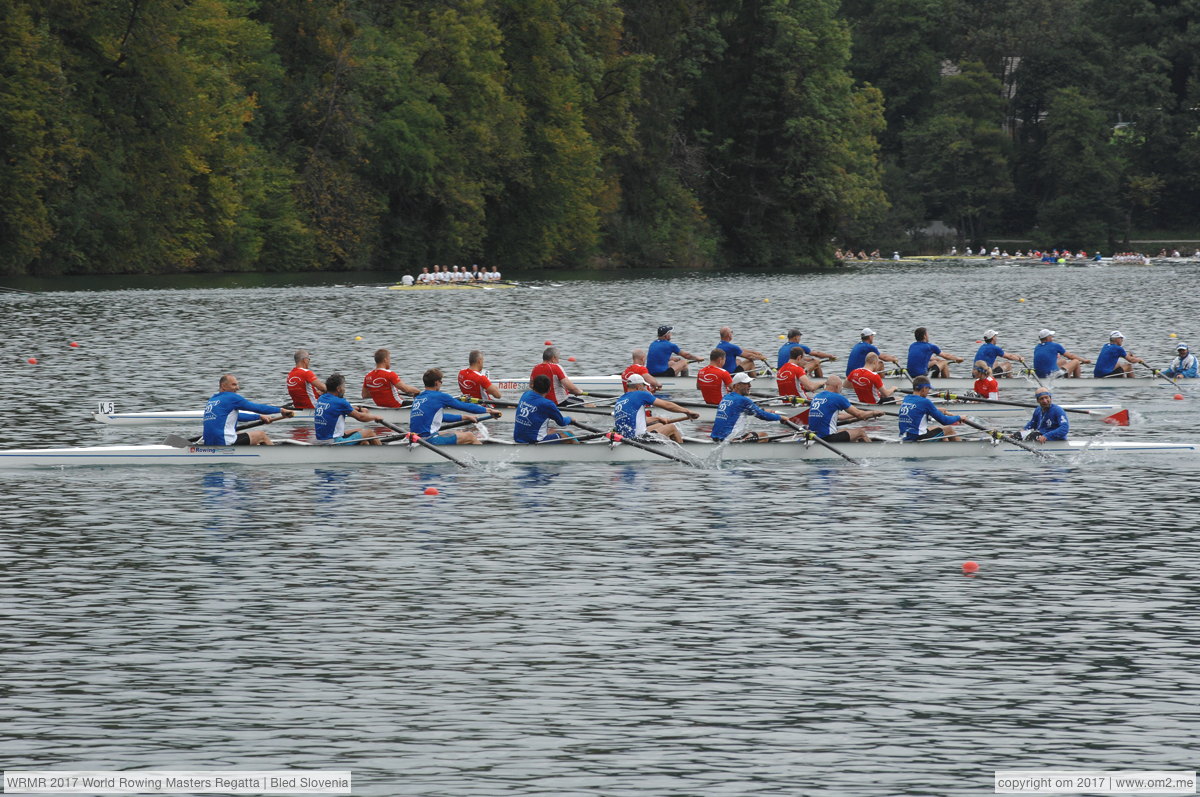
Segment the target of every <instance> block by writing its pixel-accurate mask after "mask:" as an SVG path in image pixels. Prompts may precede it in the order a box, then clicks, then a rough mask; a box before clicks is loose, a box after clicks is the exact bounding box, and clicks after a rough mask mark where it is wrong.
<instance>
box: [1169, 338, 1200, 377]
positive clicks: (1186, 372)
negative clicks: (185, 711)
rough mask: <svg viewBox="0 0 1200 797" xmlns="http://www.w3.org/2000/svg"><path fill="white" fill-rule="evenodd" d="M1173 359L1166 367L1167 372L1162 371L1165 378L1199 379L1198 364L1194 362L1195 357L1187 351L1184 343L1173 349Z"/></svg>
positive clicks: (1199, 367)
mask: <svg viewBox="0 0 1200 797" xmlns="http://www.w3.org/2000/svg"><path fill="white" fill-rule="evenodd" d="M1175 355H1176V356H1175V359H1174V360H1171V364H1170V365H1168V366H1167V370H1165V371H1163V373H1164V374H1166V375H1167V376H1171V377H1175V376H1180V377H1183V378H1184V379H1196V378H1197V377H1200V363H1197V361H1196V355H1194V354H1192V353H1191V352H1190V351H1189V350H1188V345H1187V344H1186V343H1180V344H1179V345H1178V346H1176V347H1175Z"/></svg>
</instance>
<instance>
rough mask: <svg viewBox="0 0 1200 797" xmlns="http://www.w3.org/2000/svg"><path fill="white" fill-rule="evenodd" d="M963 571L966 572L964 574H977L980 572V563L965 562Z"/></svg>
mask: <svg viewBox="0 0 1200 797" xmlns="http://www.w3.org/2000/svg"><path fill="white" fill-rule="evenodd" d="M962 570H963V572H964V573H975V572H978V570H979V563H978V562H963V568H962Z"/></svg>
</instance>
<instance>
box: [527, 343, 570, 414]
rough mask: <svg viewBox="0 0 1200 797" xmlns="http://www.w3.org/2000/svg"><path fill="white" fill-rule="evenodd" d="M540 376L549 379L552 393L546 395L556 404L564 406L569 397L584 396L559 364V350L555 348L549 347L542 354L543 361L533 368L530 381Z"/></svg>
mask: <svg viewBox="0 0 1200 797" xmlns="http://www.w3.org/2000/svg"><path fill="white" fill-rule="evenodd" d="M538 374H545V375H546V376H547V377H549V379H550V392H549V393H547V394H546V398H548V399H550V400H551V401H553V402H554V403H555V404H562V403H563V402H564V401H566V399H567V396H582V395H583V391H582V390H580V389H579V388H577V387H575V383H574V382H572V381H571V380H570V378H569V377H568V376H567V372H566V371H564V370H563V369H562V366H561V365H559V364H558V349H557V348H555V347H554V346H547V347H546V349H545V351H543V352H542V361H541V362H540V363H538V364H537V365H535V366H533V370H532V371H530V373H529V379H530V380H531V381H532V379H533V378H534V377H535V376H537V375H538Z"/></svg>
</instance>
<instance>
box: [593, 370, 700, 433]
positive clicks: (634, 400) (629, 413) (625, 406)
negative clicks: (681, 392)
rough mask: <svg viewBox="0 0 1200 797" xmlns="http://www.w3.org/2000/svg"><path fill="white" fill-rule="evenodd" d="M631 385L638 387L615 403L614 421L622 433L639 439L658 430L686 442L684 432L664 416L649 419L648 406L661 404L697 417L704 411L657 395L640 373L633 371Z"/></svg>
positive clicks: (668, 410)
mask: <svg viewBox="0 0 1200 797" xmlns="http://www.w3.org/2000/svg"><path fill="white" fill-rule="evenodd" d="M629 384H631V385H633V386H634V387H635V388H636V389H634V390H631V391H629V392H628V393H626V394H624V395H622V396H621V397H620V398H618V399H617V401H616V403H615V404H614V405H613V422H614V425H615V428H616V430H617V432H618V433H619V434H622V435H624V436H626V437H633V438H638V437H641V436H642V435H644V434H646V433H647V432H655V433H657V434H660V435H664V436H666V437H669V438H671V439H672V440H674V441H675V442H676V443H682V442H683V433H682V432H680V431H679V427H677V426H676V425H675V424H673V423H666V421H665V420H664V419H663V418H647V417H646V408H647V407H658V408H660V409H664V410H666V411H667V412H676V413H679V414H681V415H686V416H688V417H689V418H692V419H696V418H699V417H700V413H698V412H693V411H692V410H689V409H685V408H684V407H681V406H679V405H678V404H676V403H675V402H674V401H667V400H666V399H662V398H656V397H655V396H654V394H653V393H651V392H650V391H648V390H646V387H647V384H646V380H645V379H643V378H642V377H641V375H639V374H631V375H630V377H629Z"/></svg>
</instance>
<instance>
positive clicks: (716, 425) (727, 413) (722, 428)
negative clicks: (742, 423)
mask: <svg viewBox="0 0 1200 797" xmlns="http://www.w3.org/2000/svg"><path fill="white" fill-rule="evenodd" d="M743 415H753V416H755V417H757V418H762V419H763V420H764V421H778V420H780V418H781V416H779V415H776V414H775V413H773V412H767V411H766V410H764V409H763V408H762V407H760V406H758V404H757V403H756V402H755V401H753V400H752V399H751V398H750V397H749V396H743V395H742V394H741V393H726V394H725V397H724V398H722V399H721V403H720V404H718V405H717V417H716V419H715V420H714V421H713V427H712V433H711V434H710V435H709V436H710V437H711V438H712V439H713V440H724V439H725V438H727V437H729V435H731V434H733V432H734V429H735V428H736V427H737V423H738V421H739V420H741V418H742V416H743Z"/></svg>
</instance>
